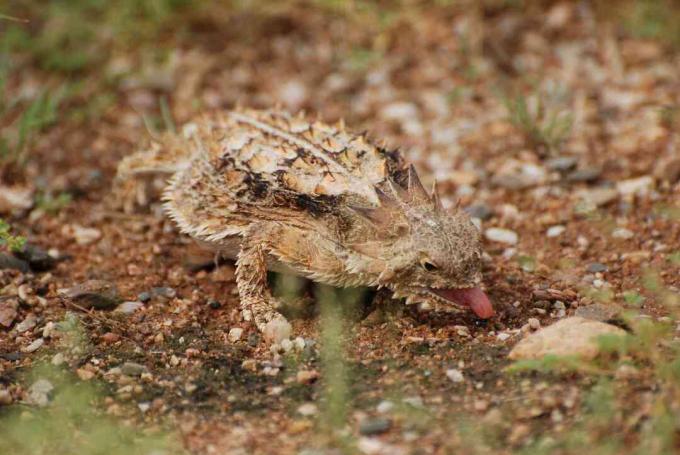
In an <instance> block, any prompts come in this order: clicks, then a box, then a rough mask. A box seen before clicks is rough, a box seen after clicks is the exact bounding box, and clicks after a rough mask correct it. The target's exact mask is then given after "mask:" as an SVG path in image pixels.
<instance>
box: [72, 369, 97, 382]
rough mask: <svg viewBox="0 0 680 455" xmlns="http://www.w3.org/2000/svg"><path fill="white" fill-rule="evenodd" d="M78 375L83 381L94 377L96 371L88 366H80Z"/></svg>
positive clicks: (77, 371)
mask: <svg viewBox="0 0 680 455" xmlns="http://www.w3.org/2000/svg"><path fill="white" fill-rule="evenodd" d="M76 375H78V378H79V379H80V380H81V381H89V380H90V379H92V378H94V371H92V370H88V369H86V368H78V369H77V370H76Z"/></svg>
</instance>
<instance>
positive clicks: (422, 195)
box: [408, 164, 430, 201]
mask: <svg viewBox="0 0 680 455" xmlns="http://www.w3.org/2000/svg"><path fill="white" fill-rule="evenodd" d="M408 192H409V194H410V195H411V199H412V200H418V201H429V200H430V195H429V194H427V191H426V190H425V187H424V186H423V184H422V183H421V182H420V178H419V177H418V173H417V172H416V168H415V167H413V165H412V164H411V165H409V167H408Z"/></svg>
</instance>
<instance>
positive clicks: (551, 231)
mask: <svg viewBox="0 0 680 455" xmlns="http://www.w3.org/2000/svg"><path fill="white" fill-rule="evenodd" d="M566 230H567V228H566V227H564V226H561V225H557V226H550V227H549V228H548V230H547V231H546V232H545V235H546V236H547V237H550V238H552V237H557V236H558V235H560V234H562V233H563V232H564V231H566Z"/></svg>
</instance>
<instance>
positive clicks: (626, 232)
mask: <svg viewBox="0 0 680 455" xmlns="http://www.w3.org/2000/svg"><path fill="white" fill-rule="evenodd" d="M634 236H635V233H634V232H633V231H631V230H630V229H626V228H616V229H614V232H612V237H614V238H615V239H623V240H629V239H632V238H633V237H634Z"/></svg>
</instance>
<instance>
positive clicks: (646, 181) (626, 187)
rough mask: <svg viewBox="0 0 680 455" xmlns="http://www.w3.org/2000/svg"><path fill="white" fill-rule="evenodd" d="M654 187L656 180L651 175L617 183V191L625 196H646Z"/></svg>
mask: <svg viewBox="0 0 680 455" xmlns="http://www.w3.org/2000/svg"><path fill="white" fill-rule="evenodd" d="M653 187H654V179H653V178H652V177H650V176H649V175H645V176H643V177H638V178H634V179H628V180H622V181H620V182H617V184H616V189H617V190H618V192H619V193H620V194H621V195H623V196H628V195H633V194H637V195H645V194H647V193H649V191H650V190H651V189H652V188H653Z"/></svg>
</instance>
